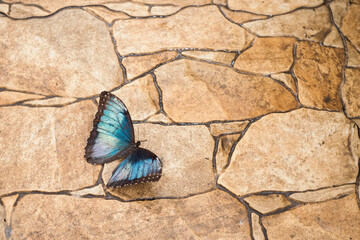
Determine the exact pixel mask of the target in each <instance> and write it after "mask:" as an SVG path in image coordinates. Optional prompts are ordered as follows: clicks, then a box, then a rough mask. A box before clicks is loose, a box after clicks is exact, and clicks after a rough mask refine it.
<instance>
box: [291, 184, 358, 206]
mask: <svg viewBox="0 0 360 240" xmlns="http://www.w3.org/2000/svg"><path fill="white" fill-rule="evenodd" d="M354 192H355V185H354V184H351V185H345V186H339V187H330V188H325V189H320V190H316V191H308V192H299V193H293V194H291V195H290V198H291V199H293V200H295V201H298V202H310V203H311V202H323V201H328V200H331V199H335V198H338V197H340V196H346V195H349V194H353V193H354Z"/></svg>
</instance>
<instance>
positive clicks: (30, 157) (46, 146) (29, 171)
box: [0, 101, 100, 194]
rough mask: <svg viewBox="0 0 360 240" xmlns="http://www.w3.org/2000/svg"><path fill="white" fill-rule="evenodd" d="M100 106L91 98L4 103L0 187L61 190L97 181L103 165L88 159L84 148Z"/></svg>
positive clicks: (0, 116)
mask: <svg viewBox="0 0 360 240" xmlns="http://www.w3.org/2000/svg"><path fill="white" fill-rule="evenodd" d="M95 112H96V107H95V105H94V104H93V103H92V102H91V101H82V102H79V103H76V104H72V105H69V106H67V107H63V108H49V107H46V108H29V107H22V106H14V107H3V108H1V111H0V119H1V122H2V124H0V132H2V133H5V134H2V137H1V138H0V149H2V151H1V152H0V159H1V164H0V172H1V173H2V177H1V178H0V192H1V193H2V194H7V193H11V192H14V191H32V190H39V191H59V190H68V189H76V188H81V187H85V186H89V185H92V184H94V183H95V182H96V180H97V178H98V175H99V172H100V166H92V165H90V164H88V163H87V162H86V161H85V160H84V158H83V154H84V150H83V149H84V147H85V146H86V140H87V138H88V137H89V133H90V130H91V128H92V120H93V118H94V115H95ZM10 119H11V121H10ZM34 173H36V174H34Z"/></svg>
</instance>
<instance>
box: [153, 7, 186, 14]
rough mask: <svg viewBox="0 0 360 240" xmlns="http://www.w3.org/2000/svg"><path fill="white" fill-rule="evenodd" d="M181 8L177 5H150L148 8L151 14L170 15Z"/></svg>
mask: <svg viewBox="0 0 360 240" xmlns="http://www.w3.org/2000/svg"><path fill="white" fill-rule="evenodd" d="M180 9H181V7H179V6H172V5H169V6H152V7H151V9H150V13H151V15H160V16H163V15H170V14H174V13H176V12H177V11H179V10H180Z"/></svg>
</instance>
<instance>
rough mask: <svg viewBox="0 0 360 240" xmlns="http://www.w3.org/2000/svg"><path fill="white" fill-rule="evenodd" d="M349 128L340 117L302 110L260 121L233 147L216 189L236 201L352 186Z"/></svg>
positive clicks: (354, 165)
mask: <svg viewBox="0 0 360 240" xmlns="http://www.w3.org/2000/svg"><path fill="white" fill-rule="evenodd" d="M352 126H353V123H352V122H351V121H350V120H348V119H347V118H346V117H345V116H344V114H342V113H336V112H325V111H317V110H311V109H304V108H303V109H298V110H294V111H291V112H288V113H274V114H270V115H268V116H265V117H263V118H261V119H260V120H258V121H257V122H255V123H253V124H252V125H251V127H250V128H249V129H248V130H247V132H246V134H245V135H244V136H243V137H242V139H241V141H240V142H239V143H238V144H237V146H236V148H235V151H234V153H233V155H232V159H231V162H230V166H229V167H228V168H227V169H226V171H225V173H224V174H222V175H221V176H220V178H219V183H220V184H221V185H223V186H225V187H226V188H227V189H229V190H230V191H232V192H234V193H235V194H237V195H243V194H248V193H253V192H260V191H266V190H273V191H305V190H308V189H317V188H321V187H327V186H332V185H341V184H346V183H353V182H355V178H356V175H357V172H358V167H357V161H355V160H354V159H353V157H352V155H351V152H350V150H349V146H348V145H349V144H351V143H349V142H351V139H350V140H349V137H350V136H351V135H352V133H351V131H352ZM309 129H311V131H309ZM348 141H349V142H348ZM357 141H359V140H357ZM254 169H256V171H254Z"/></svg>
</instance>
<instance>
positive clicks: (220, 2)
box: [212, 0, 226, 5]
mask: <svg viewBox="0 0 360 240" xmlns="http://www.w3.org/2000/svg"><path fill="white" fill-rule="evenodd" d="M212 2H213V3H214V4H217V5H226V0H213V1H212Z"/></svg>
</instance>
